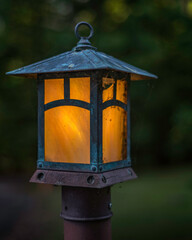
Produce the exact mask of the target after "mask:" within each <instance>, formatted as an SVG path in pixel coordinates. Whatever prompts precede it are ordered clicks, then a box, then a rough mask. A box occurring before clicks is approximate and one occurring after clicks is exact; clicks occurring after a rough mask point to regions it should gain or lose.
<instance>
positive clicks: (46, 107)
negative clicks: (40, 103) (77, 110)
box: [44, 99, 90, 111]
mask: <svg viewBox="0 0 192 240" xmlns="http://www.w3.org/2000/svg"><path fill="white" fill-rule="evenodd" d="M60 106H76V107H81V108H84V109H87V110H90V103H87V102H84V101H81V100H75V99H61V100H56V101H53V102H49V103H47V104H44V111H47V110H49V109H51V108H55V107H60Z"/></svg>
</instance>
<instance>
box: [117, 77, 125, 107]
mask: <svg viewBox="0 0 192 240" xmlns="http://www.w3.org/2000/svg"><path fill="white" fill-rule="evenodd" d="M116 99H117V100H119V101H121V102H123V103H125V104H127V81H125V80H117V93H116Z"/></svg>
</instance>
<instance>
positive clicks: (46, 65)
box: [7, 22, 157, 80]
mask: <svg viewBox="0 0 192 240" xmlns="http://www.w3.org/2000/svg"><path fill="white" fill-rule="evenodd" d="M80 25H87V26H88V27H89V28H90V35H89V36H88V37H81V36H80V35H79V32H78V28H79V26H80ZM75 34H76V36H77V38H78V39H79V42H78V44H77V46H76V47H75V48H73V50H72V51H69V52H65V53H62V54H59V55H57V56H54V57H51V58H48V59H45V60H42V61H40V62H36V63H33V64H31V65H28V66H25V67H22V68H19V69H16V70H14V71H11V72H8V73H7V74H8V75H15V76H23V77H27V78H37V75H38V74H42V73H58V72H72V71H85V70H99V69H108V70H115V71H121V72H125V73H130V75H131V80H142V79H153V78H157V76H156V75H154V74H151V73H149V72H147V71H145V70H142V69H140V68H137V67H134V66H132V65H130V64H128V63H126V62H123V61H121V60H119V59H117V58H114V57H112V56H109V55H107V54H105V53H102V52H98V51H97V49H96V48H95V47H93V46H92V45H91V43H90V41H89V39H90V38H91V37H92V36H93V28H92V26H91V25H90V24H88V23H86V22H80V23H78V24H77V25H76V27H75Z"/></svg>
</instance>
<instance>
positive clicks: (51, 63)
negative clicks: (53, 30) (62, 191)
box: [7, 22, 157, 188]
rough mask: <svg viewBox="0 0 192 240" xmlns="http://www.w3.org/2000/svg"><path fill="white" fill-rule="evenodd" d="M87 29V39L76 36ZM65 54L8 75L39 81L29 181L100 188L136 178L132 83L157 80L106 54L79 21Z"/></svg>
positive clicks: (91, 33) (147, 73)
mask: <svg viewBox="0 0 192 240" xmlns="http://www.w3.org/2000/svg"><path fill="white" fill-rule="evenodd" d="M82 24H84V25H87V26H88V27H89V28H90V30H91V31H90V35H89V36H88V37H81V36H80V35H79V33H78V27H79V26H80V25H82ZM75 34H76V36H77V38H79V42H78V44H77V46H76V47H75V48H74V49H73V50H72V51H69V52H65V53H62V54H60V55H57V56H54V57H51V58H49V59H45V60H43V61H40V62H37V63H34V64H31V65H28V66H25V67H23V68H19V69H16V70H14V71H11V72H8V73H7V74H9V75H16V76H22V77H26V78H35V79H37V82H38V160H37V168H38V169H37V170H36V171H35V173H34V174H33V176H32V178H31V180H30V181H31V182H37V183H49V184H54V185H63V186H77V187H91V188H103V187H107V186H111V185H113V184H115V183H118V182H123V181H127V180H130V179H134V178H136V175H135V173H134V171H133V169H132V168H130V166H131V159H130V98H129V92H130V81H131V80H132V81H135V80H144V79H154V78H157V76H155V75H153V74H151V73H149V72H146V71H145V70H142V69H139V68H137V67H134V66H132V65H130V64H128V63H125V62H123V61H120V60H118V59H116V58H114V57H112V56H109V55H107V54H105V53H102V52H98V51H96V48H95V47H93V46H91V43H90V41H89V39H90V38H91V37H92V35H93V29H92V27H91V26H90V25H89V24H88V23H85V22H81V23H78V24H77V26H76V28H75Z"/></svg>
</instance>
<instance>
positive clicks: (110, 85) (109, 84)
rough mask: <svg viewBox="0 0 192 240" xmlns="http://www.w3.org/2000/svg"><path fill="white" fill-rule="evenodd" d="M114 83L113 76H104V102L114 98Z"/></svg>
mask: <svg viewBox="0 0 192 240" xmlns="http://www.w3.org/2000/svg"><path fill="white" fill-rule="evenodd" d="M114 83H115V80H114V79H113V78H103V83H102V86H103V102H106V101H108V100H111V99H113V89H114Z"/></svg>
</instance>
